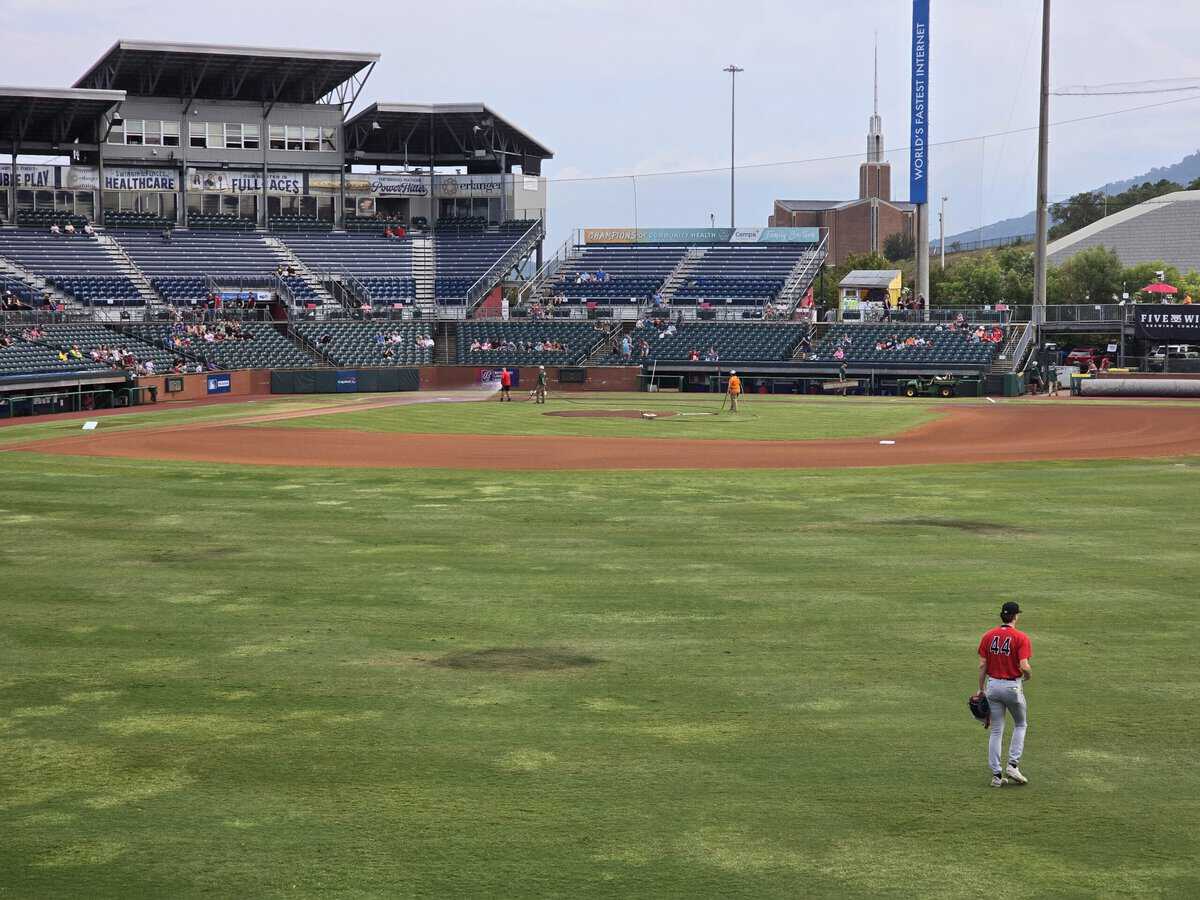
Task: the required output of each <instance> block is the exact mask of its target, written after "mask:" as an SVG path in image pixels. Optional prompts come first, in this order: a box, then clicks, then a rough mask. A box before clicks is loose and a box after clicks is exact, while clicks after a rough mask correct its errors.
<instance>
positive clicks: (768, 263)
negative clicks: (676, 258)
mask: <svg viewBox="0 0 1200 900" xmlns="http://www.w3.org/2000/svg"><path fill="white" fill-rule="evenodd" d="M813 250H814V247H813V245H811V244H740V245H739V244H729V245H727V246H714V247H709V248H708V249H707V250H705V251H704V255H703V256H701V257H699V258H698V259H696V260H695V261H693V262H692V263H691V264H690V265H689V266H687V268H686V269H685V271H683V272H682V273H681V275H682V283H681V284H680V286H679V287H678V288H677V289H676V290H675V297H674V300H675V302H677V303H678V302H684V301H707V302H709V303H712V304H717V303H729V304H732V305H737V306H763V305H765V304H767V303H772V302H774V301H775V299H776V298H777V297H778V296H779V292H780V291H782V290H783V286H784V284H785V283H786V282H787V280H788V276H789V275H790V274H791V272H792V270H793V269H794V268H795V267H796V265H797V263H799V262H800V261H801V260H802V259H804V258H805V256H806V255H807V254H809V253H811V252H812V251H813Z"/></svg>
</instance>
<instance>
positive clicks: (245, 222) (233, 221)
mask: <svg viewBox="0 0 1200 900" xmlns="http://www.w3.org/2000/svg"><path fill="white" fill-rule="evenodd" d="M187 224H188V228H192V229H199V230H204V231H253V230H254V224H255V223H254V220H253V219H251V218H247V217H245V216H237V215H234V214H233V213H198V212H194V213H190V214H189V215H188V221H187Z"/></svg>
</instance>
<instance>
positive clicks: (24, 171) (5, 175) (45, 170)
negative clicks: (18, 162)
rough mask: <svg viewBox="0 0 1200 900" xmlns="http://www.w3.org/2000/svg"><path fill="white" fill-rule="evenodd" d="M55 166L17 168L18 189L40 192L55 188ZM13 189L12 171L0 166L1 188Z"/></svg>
mask: <svg viewBox="0 0 1200 900" xmlns="http://www.w3.org/2000/svg"><path fill="white" fill-rule="evenodd" d="M54 169H55V167H54V166H17V189H18V190H39V189H53V188H54ZM7 187H12V169H11V167H10V166H8V165H7V164H3V165H0V188H7Z"/></svg>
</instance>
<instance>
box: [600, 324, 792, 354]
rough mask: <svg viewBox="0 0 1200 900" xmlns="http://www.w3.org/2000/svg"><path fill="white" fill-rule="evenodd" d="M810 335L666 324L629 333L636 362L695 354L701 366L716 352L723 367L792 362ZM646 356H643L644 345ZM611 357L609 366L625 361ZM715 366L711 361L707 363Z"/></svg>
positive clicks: (760, 327) (779, 328) (780, 329)
mask: <svg viewBox="0 0 1200 900" xmlns="http://www.w3.org/2000/svg"><path fill="white" fill-rule="evenodd" d="M806 334H808V325H807V324H800V323H780V324H766V323H755V324H750V323H746V324H742V323H736V322H684V323H683V324H669V325H668V324H664V325H663V327H662V328H656V327H655V326H654V325H653V323H651V322H650V321H645V322H644V323H643V326H642V327H641V328H636V327H635V328H634V329H633V330H632V331H631V332H630V333H629V339H630V356H631V360H632V362H635V363H637V362H645V361H647V360H656V359H657V360H670V361H672V362H688V361H690V360H691V358H692V356H693V353H694V354H695V355H697V356H698V357H699V359H698V360H695V361H698V362H704V361H706V359H705V358H706V357H711V354H712V352H713V351H715V355H716V357H717V359H718V360H719V361H721V362H722V363H730V362H755V361H760V362H775V361H781V360H790V359H791V358H792V356H793V354H794V353H795V350H796V346H797V345H798V344H799V343H800V341H801V339H802V338H803V337H804V336H805V335H806ZM643 342H645V344H646V348H645V350H646V353H645V355H644V356H643V354H642V349H643V348H642V343H643ZM619 348H620V338H618V345H617V349H618V352H615V353H613V354H611V355H610V356H609V357H607V358H606V360H605V362H606V363H607V364H609V365H617V364H620V363H621V362H622V361H623V358H622V354H621V353H620V352H619ZM707 361H708V362H713V361H714V360H712V359H711V358H709V359H708V360H707Z"/></svg>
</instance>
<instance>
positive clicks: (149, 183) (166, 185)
mask: <svg viewBox="0 0 1200 900" xmlns="http://www.w3.org/2000/svg"><path fill="white" fill-rule="evenodd" d="M104 190H106V191H177V190H179V173H178V172H177V171H175V170H174V169H127V168H112V169H105V170H104Z"/></svg>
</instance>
